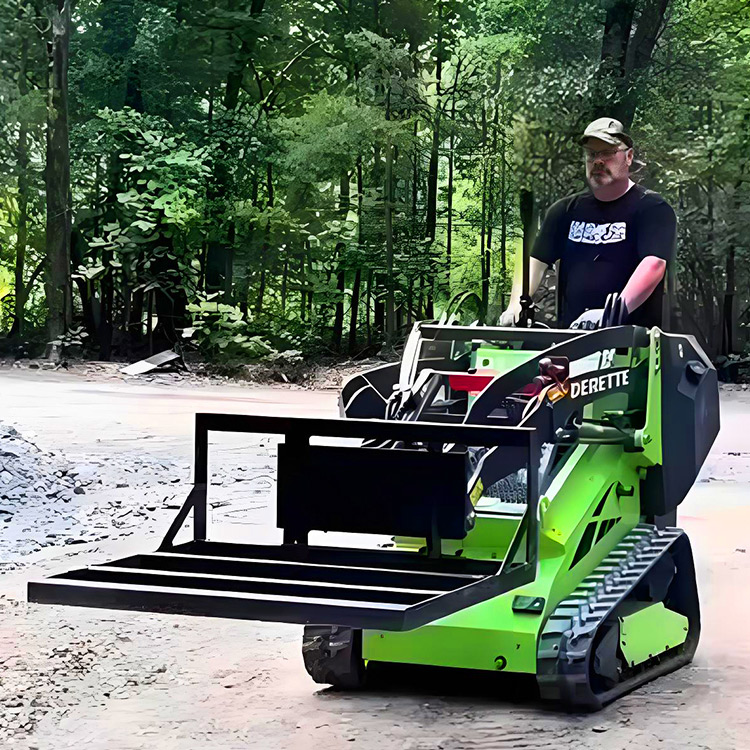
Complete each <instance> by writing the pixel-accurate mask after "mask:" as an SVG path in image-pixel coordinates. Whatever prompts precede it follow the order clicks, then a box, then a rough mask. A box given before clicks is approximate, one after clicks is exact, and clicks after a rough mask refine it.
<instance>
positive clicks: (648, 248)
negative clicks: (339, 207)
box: [622, 200, 677, 313]
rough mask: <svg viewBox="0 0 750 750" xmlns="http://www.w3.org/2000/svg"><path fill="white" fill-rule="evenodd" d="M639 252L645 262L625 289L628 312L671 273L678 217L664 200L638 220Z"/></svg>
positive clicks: (624, 295)
mask: <svg viewBox="0 0 750 750" xmlns="http://www.w3.org/2000/svg"><path fill="white" fill-rule="evenodd" d="M637 232H638V244H637V247H636V250H637V252H638V257H639V258H640V259H641V262H640V263H639V264H638V266H637V267H636V269H635V271H633V273H632V274H631V276H630V278H629V279H628V283H627V284H626V285H625V288H624V289H623V290H622V298H623V302H625V306H626V308H627V310H628V312H631V313H632V312H633V310H636V309H637V308H639V307H640V306H641V305H642V304H643V303H644V302H645V301H646V300H647V299H648V298H649V297H650V296H651V295H652V294H653V292H654V290H655V289H656V287H657V286H659V282H660V281H661V280H662V279H663V278H664V275H665V274H666V272H667V263H668V262H669V261H671V260H672V257H673V256H674V248H675V242H676V240H677V217H676V216H675V213H674V211H673V210H672V207H671V206H670V205H669V203H667V202H666V201H664V200H662V201H659V203H656V204H654V205H652V206H648V207H647V208H646V209H644V210H643V211H642V212H641V215H640V216H639V217H638V228H637Z"/></svg>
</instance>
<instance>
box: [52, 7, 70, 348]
mask: <svg viewBox="0 0 750 750" xmlns="http://www.w3.org/2000/svg"><path fill="white" fill-rule="evenodd" d="M50 20H51V41H50V43H49V44H48V55H49V60H50V68H49V90H48V103H47V153H46V163H45V183H46V192H47V196H46V203H47V227H46V254H47V261H48V264H49V266H48V277H47V284H46V292H47V305H48V311H49V312H48V335H49V340H50V341H53V340H55V339H57V338H58V337H59V336H62V334H63V333H65V331H67V330H68V328H70V325H71V321H72V317H73V304H72V299H71V284H70V230H71V200H70V147H69V139H68V54H69V44H70V2H69V0H57V3H56V5H55V6H53V7H52V9H51V18H50ZM47 354H48V356H54V354H55V352H54V349H53V348H49V347H48V352H47Z"/></svg>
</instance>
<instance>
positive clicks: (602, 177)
mask: <svg viewBox="0 0 750 750" xmlns="http://www.w3.org/2000/svg"><path fill="white" fill-rule="evenodd" d="M608 177H609V178H611V177H612V174H611V172H609V171H608V170H606V169H602V170H598V171H596V172H592V173H591V175H590V176H589V183H591V184H592V185H601V184H603V183H604V182H605V181H606V178H608Z"/></svg>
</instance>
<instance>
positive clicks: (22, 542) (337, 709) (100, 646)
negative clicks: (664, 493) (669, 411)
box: [0, 372, 750, 750]
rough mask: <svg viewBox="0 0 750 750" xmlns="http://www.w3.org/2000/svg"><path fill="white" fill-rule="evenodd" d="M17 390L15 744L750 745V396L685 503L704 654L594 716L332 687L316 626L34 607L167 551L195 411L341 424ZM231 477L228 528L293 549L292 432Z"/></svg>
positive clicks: (418, 675)
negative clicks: (85, 570) (277, 494)
mask: <svg viewBox="0 0 750 750" xmlns="http://www.w3.org/2000/svg"><path fill="white" fill-rule="evenodd" d="M0 393H4V394H5V395H6V399H5V403H4V405H3V411H2V414H1V416H2V419H3V422H4V424H3V425H1V426H0V747H9V748H10V747H12V748H20V749H21V750H31V749H32V748H36V749H37V750H47V749H48V748H49V749H52V748H54V750H65V749H67V748H81V747H86V748H95V749H96V750H99V749H101V750H130V749H131V748H133V749H135V748H144V747H152V748H158V750H171V749H172V748H175V750H176V749H177V748H179V749H180V750H194V749H197V748H203V747H205V746H206V745H207V744H208V743H211V744H212V745H213V746H214V747H217V748H221V749H222V750H224V748H228V749H230V750H234V748H238V749H239V748H247V747H258V748H290V749H292V748H294V749H297V748H300V749H305V750H307V748H313V747H316V746H319V745H320V746H326V747H327V748H330V750H336V749H338V748H349V747H364V748H378V750H380V748H383V749H384V750H391V749H393V750H396V749H398V750H402V749H403V750H427V749H428V748H429V749H433V748H443V749H444V750H448V749H450V750H453V749H454V748H456V749H458V748H467V749H468V748H472V749H473V748H493V749H494V748H583V749H584V750H588V749H591V750H593V749H594V748H597V749H598V750H619V749H620V748H622V749H623V750H624V749H625V748H628V749H631V748H643V747H659V748H663V749H665V750H678V749H679V750H693V749H697V748H710V750H744V749H746V748H750V740H748V739H746V738H747V737H748V736H750V734H749V730H750V726H749V724H750V638H749V637H748V635H747V622H748V621H750V603H749V601H748V597H747V591H748V581H750V577H749V576H750V558H749V556H748V546H750V544H748V542H750V539H749V538H748V537H749V536H750V534H749V533H748V530H749V529H750V501H749V500H748V493H747V490H748V488H749V487H750V435H749V434H748V432H750V431H748V430H747V429H746V427H745V425H746V424H747V423H748V422H747V420H748V419H749V418H750V395H748V394H747V393H744V392H742V391H741V389H737V390H732V391H731V392H726V393H725V394H724V402H723V414H722V418H723V422H724V428H723V432H722V435H721V436H720V438H719V440H718V441H717V444H716V446H715V450H714V452H713V454H712V456H711V458H710V460H709V461H708V463H707V466H706V469H705V471H704V473H703V475H702V478H701V480H702V481H700V482H699V483H698V484H697V485H696V487H695V489H694V491H693V492H692V493H691V495H690V497H689V498H688V499H687V500H686V502H685V503H684V505H683V508H682V509H683V513H682V517H681V524H682V525H683V526H684V527H685V528H686V529H687V530H688V533H689V534H690V536H691V540H692V542H693V546H694V552H695V557H696V564H697V574H698V579H699V585H700V590H701V598H702V606H703V636H702V641H701V646H700V648H699V651H698V655H697V657H696V660H695V662H694V664H693V665H691V666H690V667H688V668H685V669H682V670H680V671H679V672H677V673H674V674H672V675H669V676H667V677H664V678H662V679H660V680H657V681H655V682H653V683H650V684H649V685H647V686H645V687H644V688H642V689H640V690H638V691H635V692H634V693H632V694H630V695H628V696H626V697H624V698H623V699H621V700H619V701H618V702H617V703H615V704H614V705H613V706H610V707H608V708H607V709H605V710H604V711H602V712H600V713H598V714H594V715H567V714H561V713H560V712H558V711H556V710H553V709H550V707H548V706H545V705H542V704H540V703H539V702H538V701H537V700H536V699H535V698H534V697H533V691H531V690H526V689H524V685H523V684H521V686H520V687H519V684H518V683H517V682H512V683H508V682H507V681H498V680H495V679H488V680H484V679H482V680H478V679H477V678H476V676H474V675H471V676H462V675H461V674H456V673H451V674H446V673H441V672H434V671H429V672H427V673H424V672H421V671H415V670H409V671H406V672H405V671H403V670H402V671H398V672H395V671H394V672H393V673H392V674H390V675H389V676H388V677H389V679H388V680H387V681H386V682H385V683H384V684H382V685H381V686H379V687H377V688H376V689H374V690H373V691H370V692H368V693H365V694H341V693H337V692H335V691H332V690H330V689H319V686H316V685H314V684H313V683H312V682H310V681H309V679H308V677H307V674H306V673H305V671H304V668H303V666H302V662H301V656H300V649H299V647H300V635H301V628H299V627H297V626H291V625H278V624H273V623H255V622H238V621H224V620H211V619H201V618H189V617H178V616H163V615H155V614H137V613H129V612H108V611H101V610H91V609H83V608H82V609H78V608H73V607H48V606H37V605H30V604H27V603H26V602H25V585H26V582H27V581H28V580H29V579H32V578H39V577H42V576H43V575H48V574H50V573H54V572H57V571H62V570H65V569H70V568H71V567H76V566H79V565H85V564H90V563H93V562H99V561H102V560H104V559H112V558H114V557H120V556H123V555H127V554H130V553H133V552H137V551H144V550H148V549H154V548H155V547H156V545H157V543H158V539H159V538H160V536H161V535H162V534H163V533H164V532H165V530H166V528H167V526H168V525H169V523H170V521H171V519H172V517H173V516H174V514H175V513H176V508H177V507H178V506H179V505H180V504H181V502H182V500H183V498H184V497H185V495H186V494H187V491H188V489H189V478H190V470H189V464H188V459H189V455H190V427H189V425H190V421H191V418H192V417H191V415H192V413H194V412H195V411H209V410H212V411H226V410H231V411H234V412H243V411H244V412H253V411H262V412H264V413H305V414H315V415H320V414H326V413H327V414H333V413H334V409H335V398H334V397H333V396H332V395H331V394H317V393H315V392H310V391H307V392H301V393H300V392H298V393H295V392H293V391H280V390H279V389H274V390H263V389H257V388H253V389H248V388H236V387H232V388H229V387H221V388H220V387H218V386H207V385H202V386H200V387H195V388H193V387H192V386H190V385H189V384H185V383H181V384H179V385H176V384H170V383H168V382H165V383H159V384H154V383H153V382H152V383H150V384H149V385H148V387H140V386H138V385H137V384H131V383H125V382H121V381H118V382H111V381H106V382H105V383H102V382H101V381H99V380H97V379H96V376H95V375H92V374H90V373H88V374H86V375H85V376H82V375H80V374H64V373H43V372H26V373H24V372H20V373H19V372H14V373H12V374H11V375H3V373H0ZM71 420H74V424H73V425H71ZM106 425H116V428H112V429H111V430H105V429H104V426H106ZM212 466H213V467H214V474H213V478H212V487H211V494H210V499H211V502H212V505H213V513H212V515H213V519H214V524H215V527H214V528H215V532H216V536H221V537H222V538H230V539H231V538H235V539H239V538H244V539H248V538H250V539H252V540H256V539H257V540H260V539H264V540H268V539H269V538H272V537H273V536H274V534H275V530H272V529H271V527H272V524H273V509H272V507H271V502H270V501H271V497H272V491H273V482H274V479H275V478H274V468H273V466H274V460H273V441H271V440H270V439H269V438H267V437H263V436H260V437H257V438H256V439H254V440H252V441H248V440H245V441H243V442H242V443H236V442H235V443H231V442H229V443H226V444H221V445H217V446H215V447H214V448H212ZM10 487H12V488H13V489H12V490H9V489H8V488H10ZM738 594H739V595H738ZM494 677H496V676H495V675H492V678H494ZM497 677H499V676H497Z"/></svg>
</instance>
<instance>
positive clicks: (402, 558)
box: [28, 323, 719, 709]
mask: <svg viewBox="0 0 750 750" xmlns="http://www.w3.org/2000/svg"><path fill="white" fill-rule="evenodd" d="M341 409H342V415H343V416H344V417H345V418H344V419H306V418H271V417H259V416H235V415H221V414H198V415H196V435H195V477H194V479H195V484H194V488H193V489H192V491H191V492H190V494H189V496H188V498H187V500H186V502H185V504H184V506H183V508H182V510H181V511H180V512H179V514H178V515H177V517H176V519H175V520H174V522H173V524H172V526H171V528H170V529H169V531H168V533H167V535H166V537H165V539H164V541H163V542H162V544H161V546H160V547H159V549H158V550H157V551H155V552H153V553H149V554H141V555H135V556H132V557H128V558H125V559H121V560H117V561H115V562H111V563H107V564H104V565H94V566H90V567H86V568H82V569H79V570H74V571H71V572H69V573H65V574H62V575H57V576H54V577H51V578H47V579H45V580H41V581H34V582H31V583H29V590H28V592H29V600H30V601H33V602H40V603H47V604H72V605H80V606H91V607H105V608H115V609H134V610H146V611H154V612H174V613H182V614H190V615H205V616H212V617H232V618H242V619H249V620H271V621H281V622H291V623H301V624H304V625H305V626H306V627H305V632H304V637H303V645H302V652H303V657H304V663H305V666H306V668H307V670H308V672H309V673H310V674H311V676H312V678H313V679H314V680H315V681H316V682H319V683H323V684H332V685H335V686H338V687H340V688H356V687H360V686H362V685H363V684H364V683H365V681H366V679H367V675H368V669H369V668H370V667H371V666H372V665H373V664H375V663H378V662H387V663H400V664H420V665H437V666H442V667H455V668H464V669H475V670H488V671H505V672H510V673H525V674H531V675H536V679H537V682H538V685H539V689H540V692H541V695H542V697H543V698H547V699H551V700H555V701H559V702H562V703H563V704H565V705H567V706H568V707H572V708H581V709H598V708H600V707H601V706H603V705H604V704H606V703H607V702H609V701H611V700H613V699H614V698H616V697H617V696H619V695H621V694H622V693H624V692H626V691H628V690H631V689H633V688H634V687H636V686H638V685H641V684H642V683H644V682H646V681H647V680H650V679H652V678H654V677H656V676H658V675H661V674H664V673H666V672H668V671H671V670H673V669H675V668H677V667H679V666H681V665H684V664H686V663H688V662H689V661H690V660H691V659H692V657H693V654H694V652H695V649H696V646H697V643H698V637H699V631H700V617H699V608H698V597H697V591H696V580H695V572H694V568H693V559H692V553H691V548H690V543H689V541H688V538H687V536H686V535H685V533H684V532H682V531H681V530H680V529H678V528H675V521H676V509H677V506H678V505H679V503H680V502H681V501H682V500H683V499H684V497H685V495H686V494H687V492H688V490H689V489H690V487H691V486H692V484H693V482H694V480H695V478H696V476H697V474H698V471H699V469H700V467H701V465H702V463H703V461H704V459H705V458H706V455H707V454H708V451H709V449H710V447H711V445H712V443H713V441H714V438H715V437H716V434H717V432H718V428H719V423H718V414H719V410H718V388H717V378H716V372H715V370H714V369H713V367H712V366H711V363H710V362H709V360H708V359H707V358H706V356H705V354H704V353H703V352H702V351H701V349H700V348H699V346H698V345H697V344H696V342H695V341H694V340H693V339H692V338H691V337H688V336H681V335H671V334H666V333H663V332H662V331H660V330H659V329H658V328H652V329H650V330H646V329H645V328H639V327H633V326H618V327H613V328H605V329H601V330H596V331H593V332H588V333H583V332H580V331H569V330H552V329H536V328H527V329H520V328H492V327H483V326H457V325H440V324H431V323H420V324H417V325H416V326H415V327H414V330H413V331H412V333H411V335H410V337H409V338H408V340H407V343H406V346H405V350H404V354H403V358H402V361H401V362H400V363H394V364H385V365H383V366H381V367H377V368H375V369H373V370H370V371H368V372H365V373H363V374H361V375H357V376H355V377H353V378H351V379H350V380H349V381H348V382H347V383H346V385H345V386H344V388H343V391H342V394H341ZM213 431H221V432H254V433H272V434H277V435H280V436H282V439H283V442H281V443H280V444H279V446H278V483H277V525H278V526H279V528H281V529H283V543H282V544H280V545H263V544H236V543H225V542H220V541H211V540H209V539H208V534H207V529H208V524H207V520H208V519H207V484H208V476H209V474H208V433H209V432H213ZM341 438H347V439H348V441H346V442H347V444H346V445H342V444H341V443H342V441H341ZM352 439H356V440H354V441H353V440H352ZM353 442H354V443H355V444H352V443H353ZM191 513H192V522H193V540H192V541H189V542H187V543H184V544H175V537H176V534H177V532H178V531H179V529H180V528H181V527H182V526H183V524H184V523H185V521H186V520H188V516H189V515H190V514H191ZM315 531H327V532H340V534H337V535H336V537H337V538H338V539H340V538H343V537H344V535H345V534H347V533H370V534H384V535H388V536H392V537H393V539H394V540H395V545H394V546H392V547H389V548H385V547H383V548H372V549H362V548H356V547H344V546H322V545H319V544H312V543H310V541H309V536H308V535H309V534H310V532H315Z"/></svg>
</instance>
